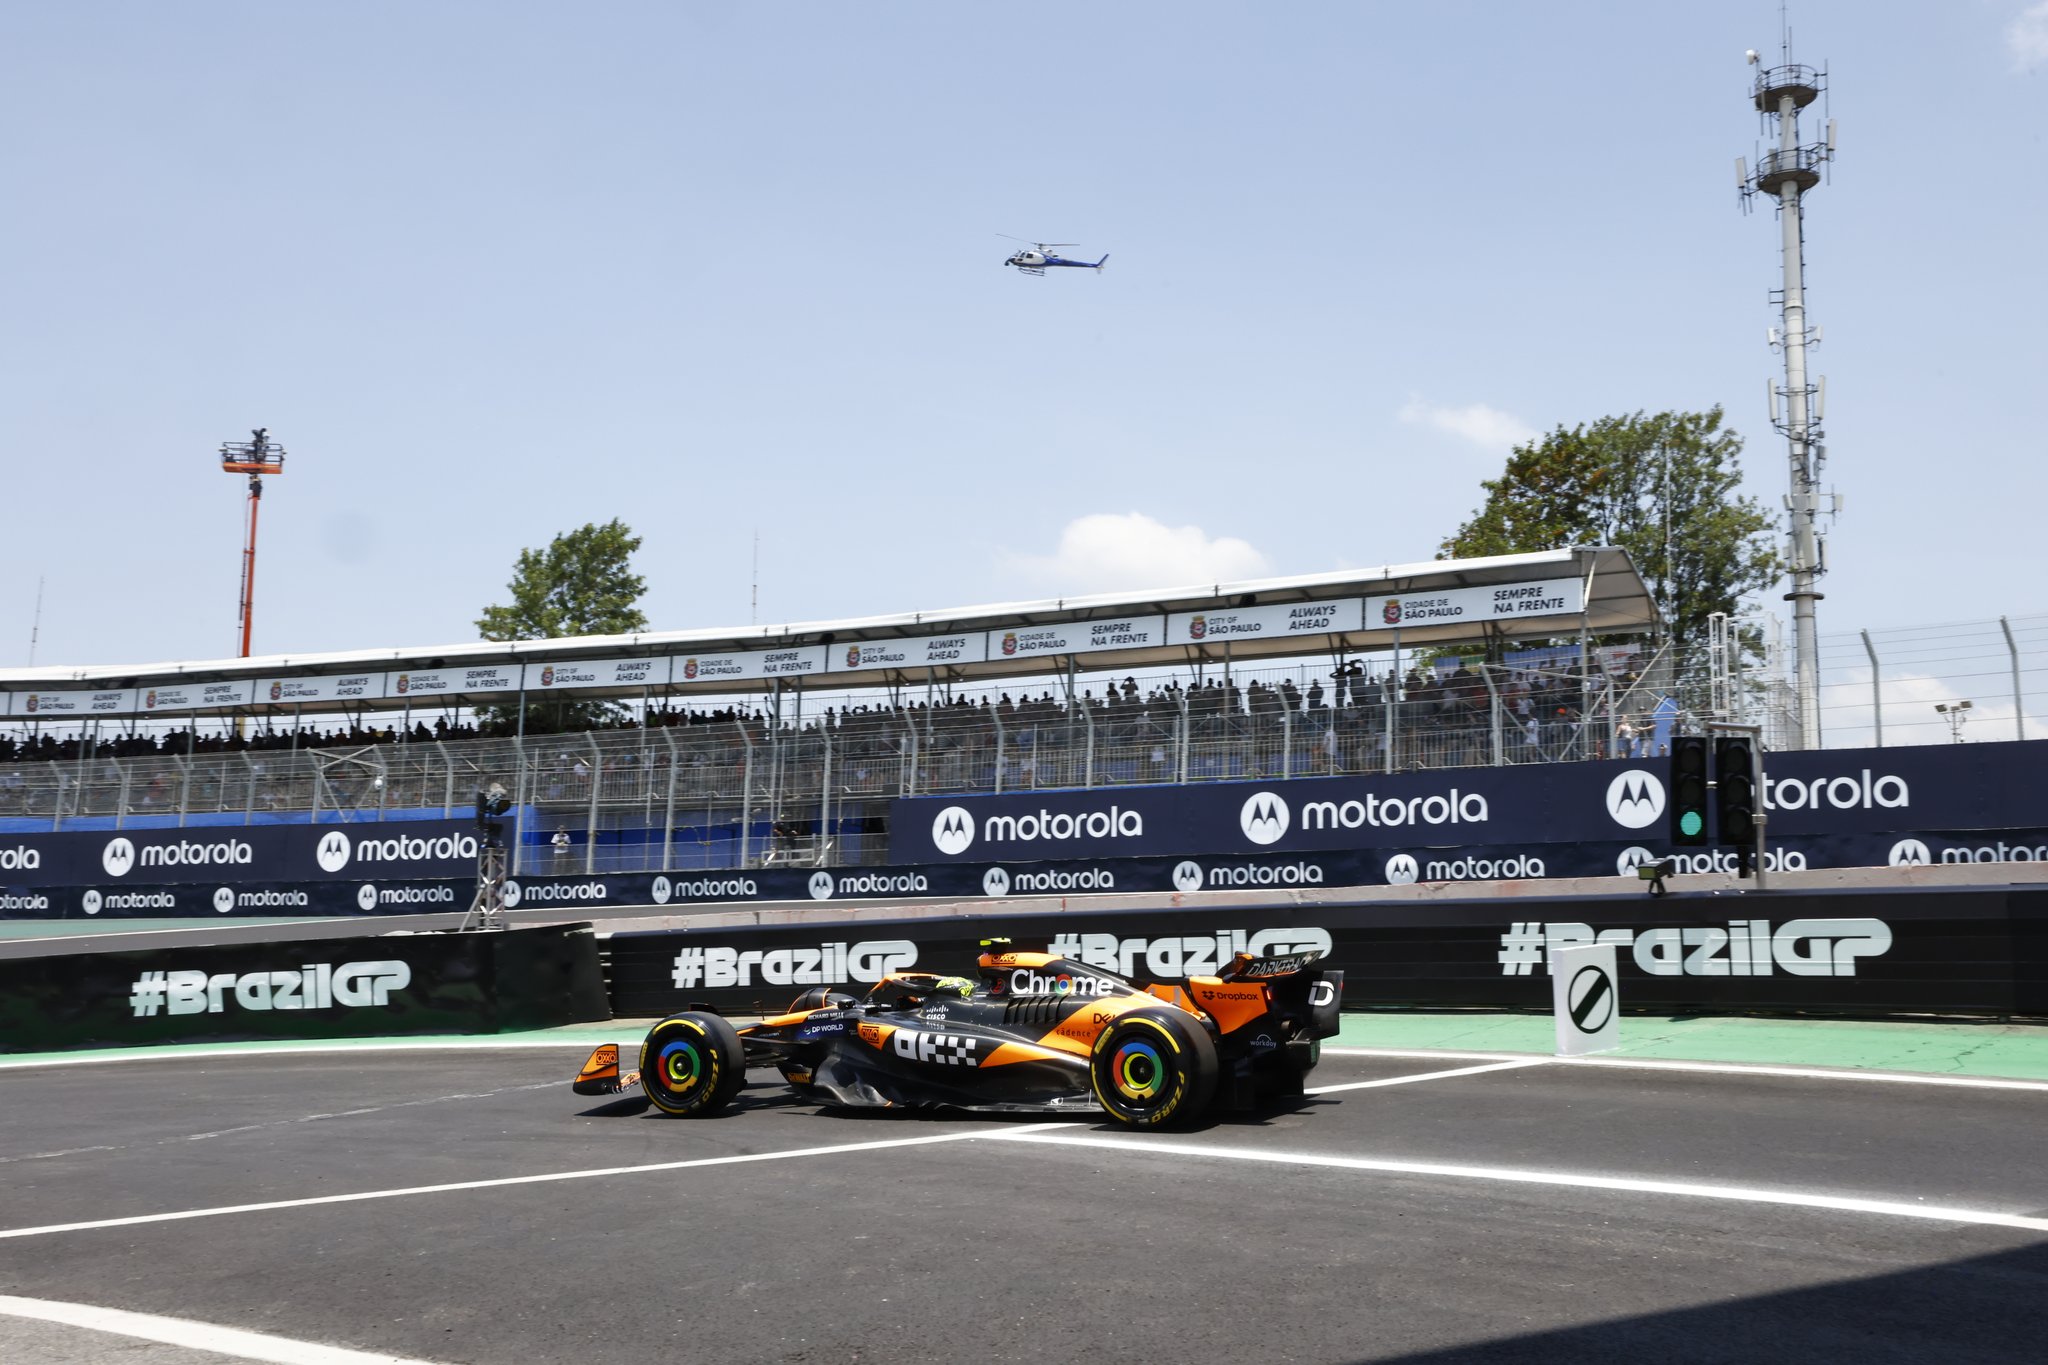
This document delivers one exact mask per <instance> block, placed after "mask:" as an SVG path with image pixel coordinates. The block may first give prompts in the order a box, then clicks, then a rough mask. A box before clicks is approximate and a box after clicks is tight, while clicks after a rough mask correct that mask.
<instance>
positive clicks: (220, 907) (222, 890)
mask: <svg viewBox="0 0 2048 1365" xmlns="http://www.w3.org/2000/svg"><path fill="white" fill-rule="evenodd" d="M213 908H214V910H215V911H216V912H217V913H219V914H223V915H225V914H226V913H227V912H228V911H230V910H232V909H234V908H235V892H234V888H233V887H228V886H217V887H215V888H214V890H213Z"/></svg>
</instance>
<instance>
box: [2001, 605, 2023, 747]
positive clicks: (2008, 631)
mask: <svg viewBox="0 0 2048 1365" xmlns="http://www.w3.org/2000/svg"><path fill="white" fill-rule="evenodd" d="M1998 628H1999V629H2000V630H2002V631H2004V632H2005V652H2006V653H2007V654H2008V655H2010V656H2011V657H2012V737H2013V738H2014V739H2025V738H2026V737H2027V712H2026V708H2025V707H2023V706H2021V705H2020V647H2019V646H2018V645H2017V644H2014V643H2013V638H2012V622H2010V621H2008V620H2006V619H2005V618H2004V617H2003V616H2001V617H1999V618H1998Z"/></svg>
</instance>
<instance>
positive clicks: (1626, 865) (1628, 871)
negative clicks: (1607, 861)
mask: <svg viewBox="0 0 2048 1365" xmlns="http://www.w3.org/2000/svg"><path fill="white" fill-rule="evenodd" d="M1656 861H1657V855H1656V854H1654V853H1652V852H1650V850H1648V849H1647V848H1644V847H1643V846H1642V845H1641V844H1630V845H1629V846H1628V847H1627V848H1625V849H1623V850H1622V851H1621V856H1620V857H1619V858H1616V859H1615V860H1614V874H1615V875H1616V876H1617V877H1633V876H1635V875H1636V869H1637V868H1639V867H1647V866H1649V865H1650V864H1651V863H1654V862H1656Z"/></svg>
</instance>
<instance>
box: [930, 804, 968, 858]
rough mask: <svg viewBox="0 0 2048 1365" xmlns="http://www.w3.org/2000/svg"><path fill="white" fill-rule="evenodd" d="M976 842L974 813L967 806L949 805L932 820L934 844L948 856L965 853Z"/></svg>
mask: <svg viewBox="0 0 2048 1365" xmlns="http://www.w3.org/2000/svg"><path fill="white" fill-rule="evenodd" d="M973 843H974V813H973V812H972V811H970V810H968V809H967V808H966V807H965V806H948V807H946V808H945V809H944V810H942V811H940V812H939V814H938V818H937V819H935V820H933V821H932V845H933V847H935V848H937V849H938V850H939V852H941V853H943V854H945V855H946V856H948V857H951V856H953V855H954V854H956V853H965V852H966V851H967V850H968V847H969V846H970V845H972V844H973Z"/></svg>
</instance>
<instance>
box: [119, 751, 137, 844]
mask: <svg viewBox="0 0 2048 1365" xmlns="http://www.w3.org/2000/svg"><path fill="white" fill-rule="evenodd" d="M114 766H115V768H117V769H118V770H119V771H120V773H121V804H120V806H119V807H117V808H116V809H115V811H114V828H115V829H126V828H128V789H129V786H130V784H131V783H132V782H133V781H134V773H135V766H134V761H133V760H130V761H129V762H127V763H123V762H121V761H119V760H118V759H117V760H115V763H114Z"/></svg>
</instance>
